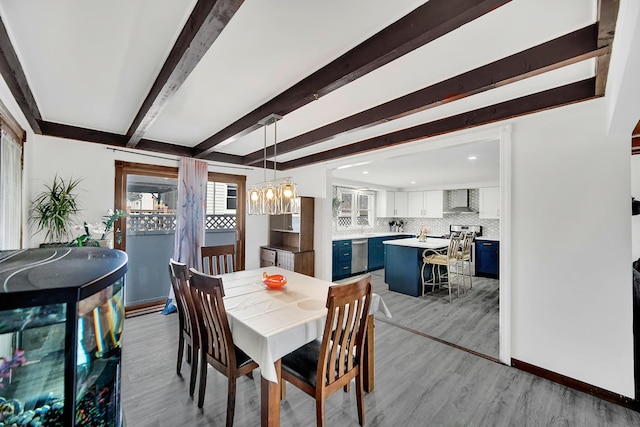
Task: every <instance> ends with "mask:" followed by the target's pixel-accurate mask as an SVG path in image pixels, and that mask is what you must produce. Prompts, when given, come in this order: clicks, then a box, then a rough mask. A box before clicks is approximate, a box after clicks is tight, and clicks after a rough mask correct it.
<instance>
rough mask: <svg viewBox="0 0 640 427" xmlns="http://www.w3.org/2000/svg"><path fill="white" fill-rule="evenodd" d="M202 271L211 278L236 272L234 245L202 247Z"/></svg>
mask: <svg viewBox="0 0 640 427" xmlns="http://www.w3.org/2000/svg"><path fill="white" fill-rule="evenodd" d="M200 255H201V256H202V271H203V272H204V273H207V274H209V275H211V276H214V275H219V274H225V273H233V272H234V271H236V256H235V246H234V245H220V246H202V247H201V248H200Z"/></svg>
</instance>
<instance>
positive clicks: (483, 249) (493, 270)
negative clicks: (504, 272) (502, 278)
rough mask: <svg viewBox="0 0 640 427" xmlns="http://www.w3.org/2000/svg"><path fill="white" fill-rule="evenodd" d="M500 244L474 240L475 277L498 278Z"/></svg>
mask: <svg viewBox="0 0 640 427" xmlns="http://www.w3.org/2000/svg"><path fill="white" fill-rule="evenodd" d="M499 272H500V242H498V241H495V240H476V276H482V277H491V278H494V279H498V278H499Z"/></svg>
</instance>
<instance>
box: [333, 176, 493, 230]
mask: <svg viewBox="0 0 640 427" xmlns="http://www.w3.org/2000/svg"><path fill="white" fill-rule="evenodd" d="M334 191H335V187H334ZM450 196H451V195H450ZM479 206H480V192H479V190H478V189H469V207H470V208H471V209H473V210H474V211H476V212H477V211H478V208H479ZM392 220H396V221H399V220H402V221H404V229H403V231H404V232H406V233H409V234H416V235H417V234H418V233H419V231H420V227H421V226H423V225H425V226H426V227H427V228H428V229H429V234H430V235H441V234H447V233H449V225H452V224H454V225H481V226H482V236H483V237H488V238H494V239H499V238H500V220H499V219H481V218H479V217H478V214H477V213H446V214H444V217H443V218H401V217H396V218H383V217H376V220H375V224H374V226H373V228H367V231H373V232H387V231H390V230H391V228H390V227H389V222H390V221H392ZM359 229H360V228H359V227H356V228H351V229H336V227H335V225H334V229H333V235H334V236H339V235H346V234H353V233H354V231H356V230H359Z"/></svg>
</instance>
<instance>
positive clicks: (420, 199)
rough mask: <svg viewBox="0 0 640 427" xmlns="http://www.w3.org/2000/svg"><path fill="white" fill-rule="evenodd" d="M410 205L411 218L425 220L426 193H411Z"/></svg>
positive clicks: (409, 214)
mask: <svg viewBox="0 0 640 427" xmlns="http://www.w3.org/2000/svg"><path fill="white" fill-rule="evenodd" d="M408 194H409V197H408V199H409V203H408V211H409V212H408V215H407V216H409V217H410V218H424V216H425V210H424V192H422V191H410V192H409V193H408Z"/></svg>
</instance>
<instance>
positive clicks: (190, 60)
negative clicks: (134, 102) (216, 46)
mask: <svg viewBox="0 0 640 427" xmlns="http://www.w3.org/2000/svg"><path fill="white" fill-rule="evenodd" d="M243 2H244V0H198V3H196V5H195V7H194V8H193V11H192V12H191V15H190V16H189V19H188V20H187V23H186V24H185V26H184V28H183V29H182V31H181V32H180V35H179V36H178V39H177V40H176V42H175V44H174V45H173V48H172V49H171V52H170V53H169V56H168V57H167V60H166V61H165V63H164V65H163V66H162V69H161V70H160V73H159V74H158V77H157V78H156V80H155V82H154V83H153V86H152V87H151V90H150V91H149V94H148V95H147V97H146V99H145V100H144V102H143V103H142V106H141V107H140V110H139V111H138V113H137V114H136V117H135V119H134V120H133V123H132V124H131V126H130V127H129V130H128V131H127V135H128V136H129V140H128V142H127V147H135V146H136V145H137V144H138V143H139V142H140V140H141V139H142V137H143V135H144V133H145V132H146V131H147V129H149V127H150V126H151V125H152V124H153V122H154V121H155V120H156V119H157V118H158V116H159V115H160V113H162V111H163V110H164V109H165V107H166V106H167V105H168V103H169V100H170V99H171V97H172V96H173V95H175V93H176V92H177V91H178V89H180V87H181V86H182V84H183V83H184V81H185V80H186V79H187V77H188V76H189V74H191V72H192V71H193V69H194V68H195V67H196V65H197V64H198V62H200V60H201V59H202V57H203V56H204V55H205V53H206V52H207V50H209V47H211V45H212V44H213V42H214V41H215V40H216V39H217V38H218V36H219V35H220V33H222V30H224V28H225V27H226V26H227V24H228V23H229V21H230V20H231V18H232V17H233V15H234V14H235V13H236V11H237V10H238V8H240V6H241V5H242V3H243Z"/></svg>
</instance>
